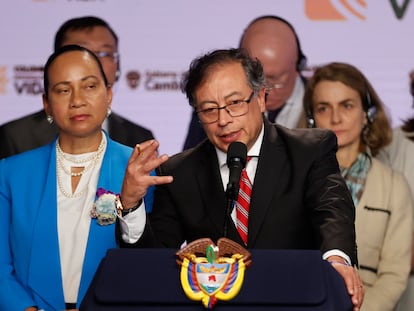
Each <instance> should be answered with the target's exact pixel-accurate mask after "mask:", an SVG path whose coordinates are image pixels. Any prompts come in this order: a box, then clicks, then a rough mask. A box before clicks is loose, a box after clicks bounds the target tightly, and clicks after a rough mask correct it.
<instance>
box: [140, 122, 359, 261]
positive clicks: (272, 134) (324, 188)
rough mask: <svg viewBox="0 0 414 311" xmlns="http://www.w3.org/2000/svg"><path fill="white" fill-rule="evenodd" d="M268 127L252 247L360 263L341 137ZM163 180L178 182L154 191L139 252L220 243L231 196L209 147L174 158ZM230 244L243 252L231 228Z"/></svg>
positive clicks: (317, 131)
mask: <svg viewBox="0 0 414 311" xmlns="http://www.w3.org/2000/svg"><path fill="white" fill-rule="evenodd" d="M264 122H265V132H264V138H263V144H262V146H261V150H260V156H259V160H258V166H257V171H256V176H255V179H254V185H253V193H252V198H251V205H250V212H249V235H248V245H247V247H248V248H272V249H320V250H321V251H322V252H326V251H328V250H331V249H340V250H342V251H344V252H345V253H346V254H347V255H349V256H350V258H351V260H352V261H353V262H354V263H356V262H357V257H356V246H355V227H354V220H355V208H354V205H353V203H352V199H351V196H350V194H349V192H348V189H347V186H346V184H345V182H344V180H343V179H342V177H341V175H340V173H339V168H338V163H337V160H336V150H337V144H336V136H335V135H334V134H333V133H332V132H330V131H325V130H320V129H295V130H289V129H287V128H284V127H281V126H279V125H271V124H270V123H269V122H268V121H267V120H264ZM159 174H161V175H172V176H173V177H174V181H173V183H171V184H168V185H162V186H159V187H157V189H156V190H155V197H154V205H153V211H152V213H151V215H150V216H149V220H150V221H149V224H147V228H146V229H145V230H146V231H145V232H144V235H143V236H142V237H141V240H142V241H141V242H142V243H143V244H142V245H141V246H145V243H151V242H150V241H151V238H152V239H154V238H155V239H158V242H159V243H161V244H162V245H164V246H166V247H172V248H179V247H180V245H181V243H183V242H184V241H187V242H190V241H193V240H195V239H198V238H203V237H209V238H211V239H212V240H213V241H216V240H217V239H218V238H220V237H222V236H223V226H224V220H225V209H226V196H225V192H224V189H223V184H222V181H221V176H220V172H219V167H218V160H217V155H216V151H215V148H214V146H213V145H212V144H211V143H210V142H209V141H204V142H203V143H201V144H200V145H198V146H197V147H196V148H194V149H189V150H186V151H184V152H182V153H180V154H177V155H175V156H173V157H172V158H171V159H170V160H168V161H167V162H166V163H165V164H164V165H162V166H161V167H160V169H159ZM228 237H229V238H230V239H232V240H234V241H237V242H239V243H240V244H242V240H241V238H240V236H239V234H238V232H237V229H236V227H235V225H234V223H233V221H230V222H229V228H228ZM141 242H140V243H141ZM152 242H153V243H154V240H152Z"/></svg>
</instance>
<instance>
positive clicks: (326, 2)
mask: <svg viewBox="0 0 414 311" xmlns="http://www.w3.org/2000/svg"><path fill="white" fill-rule="evenodd" d="M355 4H356V5H357V6H355ZM366 7H367V3H366V1H365V0H354V1H352V4H350V0H339V1H331V0H305V14H306V16H307V17H308V18H309V19H312V20H320V21H345V20H347V19H348V17H347V16H349V15H350V14H351V15H353V16H355V17H356V18H358V19H361V20H365V19H366V17H365V15H364V14H363V13H361V11H363V10H364V9H366ZM347 13H350V14H347Z"/></svg>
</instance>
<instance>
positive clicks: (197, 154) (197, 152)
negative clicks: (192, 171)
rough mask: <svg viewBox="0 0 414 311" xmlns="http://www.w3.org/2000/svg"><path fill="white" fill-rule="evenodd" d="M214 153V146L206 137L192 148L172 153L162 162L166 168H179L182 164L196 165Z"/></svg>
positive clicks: (187, 165)
mask: <svg viewBox="0 0 414 311" xmlns="http://www.w3.org/2000/svg"><path fill="white" fill-rule="evenodd" d="M211 155H213V156H214V155H215V149H214V146H213V145H212V144H211V143H210V142H209V141H208V140H207V139H206V140H204V141H203V142H201V143H200V144H198V145H197V146H195V147H193V148H189V149H186V150H184V151H181V152H179V153H176V154H174V155H172V156H171V157H170V158H169V159H168V161H167V162H166V163H165V164H163V167H164V168H165V169H166V170H169V171H170V170H179V169H180V168H182V166H184V165H185V166H186V167H189V166H196V165H199V164H200V163H202V162H203V161H206V159H209V156H211Z"/></svg>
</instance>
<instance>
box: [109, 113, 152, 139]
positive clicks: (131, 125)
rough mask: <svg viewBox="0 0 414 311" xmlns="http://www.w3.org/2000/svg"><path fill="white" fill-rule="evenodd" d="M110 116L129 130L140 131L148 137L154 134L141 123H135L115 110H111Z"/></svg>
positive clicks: (150, 137)
mask: <svg viewBox="0 0 414 311" xmlns="http://www.w3.org/2000/svg"><path fill="white" fill-rule="evenodd" d="M111 118H112V119H113V120H114V121H115V122H118V123H120V124H123V126H125V127H127V128H128V129H129V130H130V131H134V132H140V134H141V135H142V136H145V137H148V139H152V138H154V135H153V133H152V131H151V130H150V129H148V128H146V127H143V126H142V125H139V124H137V123H134V122H132V121H130V120H128V119H127V118H124V117H122V116H121V115H119V114H117V113H115V112H112V115H111Z"/></svg>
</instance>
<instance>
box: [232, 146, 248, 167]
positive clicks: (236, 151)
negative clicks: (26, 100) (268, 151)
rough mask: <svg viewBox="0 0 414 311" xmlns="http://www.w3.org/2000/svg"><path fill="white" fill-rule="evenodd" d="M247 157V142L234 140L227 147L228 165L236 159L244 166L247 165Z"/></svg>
mask: <svg viewBox="0 0 414 311" xmlns="http://www.w3.org/2000/svg"><path fill="white" fill-rule="evenodd" d="M246 159H247V147H246V145H245V144H243V143H242V142H239V141H234V142H232V143H231V144H230V145H229V148H228V149H227V165H228V166H230V164H231V163H232V162H233V161H234V160H236V161H240V163H241V165H242V168H244V167H245V166H246Z"/></svg>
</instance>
